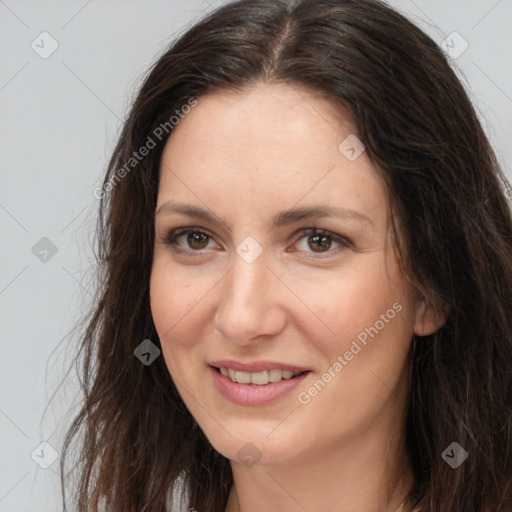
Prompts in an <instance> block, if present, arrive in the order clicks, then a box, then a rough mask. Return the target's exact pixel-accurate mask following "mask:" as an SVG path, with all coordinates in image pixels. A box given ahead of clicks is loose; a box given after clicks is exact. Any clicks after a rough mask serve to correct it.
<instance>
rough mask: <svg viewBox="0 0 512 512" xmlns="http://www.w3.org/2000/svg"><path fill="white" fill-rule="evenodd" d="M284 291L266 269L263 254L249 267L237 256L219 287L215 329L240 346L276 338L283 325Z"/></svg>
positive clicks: (271, 273) (284, 315) (273, 275)
mask: <svg viewBox="0 0 512 512" xmlns="http://www.w3.org/2000/svg"><path fill="white" fill-rule="evenodd" d="M283 287H284V286H283V284H282V283H280V281H279V279H278V277H277V276H276V275H275V274H274V273H273V272H272V271H271V269H270V268H269V267H268V265H267V260H266V258H265V252H263V254H261V255H260V256H259V257H258V258H257V259H256V260H255V261H253V262H252V263H247V262H246V261H245V260H244V259H243V258H241V257H240V256H239V255H238V254H236V255H235V257H234V263H233V268H232V270H231V272H229V273H228V274H227V275H226V277H225V279H224V280H223V281H222V285H221V286H220V293H221V294H222V298H221V300H220V302H219V304H218V306H217V310H216V313H215V319H214V324H215V329H216V330H217V331H219V332H220V333H221V334H223V335H224V336H225V338H226V339H228V340H230V341H231V342H233V343H236V344H239V345H249V344H251V343H252V342H253V341H254V340H255V339H256V338H259V337H261V336H275V335H277V334H279V333H280V332H281V331H282V330H283V328H284V326H285V324H286V314H285V310H284V308H283V304H282V302H281V300H280V297H281V296H282V293H283V290H282V288H283Z"/></svg>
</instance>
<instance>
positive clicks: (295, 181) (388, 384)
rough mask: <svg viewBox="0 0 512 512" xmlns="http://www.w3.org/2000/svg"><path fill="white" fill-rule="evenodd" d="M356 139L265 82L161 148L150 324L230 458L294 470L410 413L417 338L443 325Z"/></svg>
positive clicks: (231, 96)
mask: <svg viewBox="0 0 512 512" xmlns="http://www.w3.org/2000/svg"><path fill="white" fill-rule="evenodd" d="M354 133H355V128H354V126H353V125H352V124H351V122H350V120H349V119H348V118H347V116H345V115H344V114H343V113H342V112H341V111H340V109H339V108H336V107H335V106H334V105H333V104H331V103H330V102H329V101H328V100H326V99H322V98H320V97H319V96H317V95H315V94H313V93H311V92H308V91H307V90H305V89H299V88H292V87H290V86H285V85H268V84H265V85H264V84H260V85H257V86H254V87H252V88H251V89H249V90H246V91H244V92H243V93H240V92H236V93H235V92H229V91H220V92H215V93H211V94H209V95H206V96H204V97H200V98H198V103H197V106H196V107H195V108H194V109H192V110H191V111H190V113H189V114H187V116H186V117H184V118H183V119H182V120H181V121H180V123H179V124H178V125H177V126H176V127H175V128H174V131H173V133H172V135H171V137H170V138H169V140H168V141H167V144H166V147H165V150H164V153H163V156H162V162H161V171H160V172H161V174H160V183H159V192H158V200H157V208H156V210H157V214H156V220H155V239H156V243H155V248H154V260H153V267H152V274H151V284H150V295H151V310H152V315H153V320H154V323H155V326H156V329H157V332H158V335H159V338H160V341H161V346H162V353H163V357H164V359H165V363H166V365H167V368H168V370H169V373H170V375H171V377H172V379H173V381H174V383H175V385H176V387H177V389H178V391H179V393H180V395H181V397H182V399H183V401H184V402H185V404H186V406H187V408H188V409H189V411H190V412H191V414H192V415H193V416H194V418H195V419H196V421H197V423H198V424H199V426H200V427H201V429H202V430H203V431H204V433H205V435H206V436H207V438H208V439H209V440H210V442H211V443H212V445H213V446H214V448H215V449H217V450H218V451H219V452H220V453H222V454H223V455H224V456H226V457H228V458H230V459H232V460H233V461H236V460H243V459H246V456H249V459H250V458H252V461H253V463H254V462H256V463H257V464H261V465H264V464H280V463H286V462H288V461H298V460H300V458H304V459H306V458H308V457H314V456H319V455H320V454H321V453H322V452H324V453H325V452H326V451H332V450H335V449H339V447H341V446H343V445H344V444H345V443H348V442H349V440H353V439H355V438H356V437H357V436H358V435H359V434H360V433H361V432H372V430H375V432H377V431H378V426H379V425H382V424H383V422H385V421H386V420H385V419H386V418H390V417H396V413H397V412H400V411H401V410H403V408H404V404H405V398H404V396H405V393H406V390H407V385H408V383H407V380H406V379H407V372H406V371H405V360H406V356H407V352H408V349H409V346H410V342H411V338H412V335H413V333H414V332H416V334H421V335H424V334H428V333H430V332H433V330H435V329H436V328H437V325H435V321H434V320H433V318H432V316H431V313H430V311H429V309H428V308H426V307H425V306H424V304H423V302H422V301H421V300H420V298H419V297H418V295H417V294H416V292H415V290H414V289H413V287H412V285H410V283H409V282H408V281H407V279H406V278H405V276H404V275H403V273H402V271H401V267H400V265H399V263H398V260H397V257H396V256H395V253H394V251H393V247H392V244H391V241H390V229H389V228H390V223H389V209H388V204H387V200H386V194H385V189H384V186H383V183H382V181H381V179H380V177H379V176H378V174H377V172H376V170H375V169H374V168H373V167H372V165H371V164H370V162H369V159H368V157H367V156H366V154H365V152H364V151H363V152H362V153H361V154H360V155H359V156H357V155H358V153H359V152H360V149H361V147H360V146H358V139H356V138H355V135H354ZM349 136H350V138H348V139H347V137H349ZM185 205H188V206H185ZM293 212H295V213H293ZM179 230H182V231H179ZM315 230H316V231H315ZM213 366H215V367H223V368H229V371H228V376H227V377H226V376H224V375H222V373H221V372H220V371H219V370H217V369H214V368H213ZM283 368H289V369H290V370H289V371H295V373H296V372H299V371H305V373H302V374H301V375H298V376H294V377H292V378H290V379H286V378H284V377H287V376H288V377H289V375H290V374H289V373H288V374H287V373H286V372H285V373H282V371H279V370H280V369H281V370H282V369H283ZM244 369H245V370H253V371H252V373H251V374H249V375H248V372H241V373H238V374H236V373H234V370H239V371H241V370H244ZM265 370H267V373H266V374H265V373H264V371H265ZM222 372H223V373H226V370H222ZM230 372H231V374H232V375H233V374H234V377H235V380H240V381H242V383H238V382H236V383H235V382H233V381H232V379H231V378H230V376H229V373H230ZM268 378H270V379H271V380H277V379H278V380H277V381H276V382H270V383H268V384H262V383H264V382H265V381H266V380H267V379H268ZM251 379H252V381H253V383H243V382H244V381H247V380H251Z"/></svg>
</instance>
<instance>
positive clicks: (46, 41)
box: [30, 31, 59, 59]
mask: <svg viewBox="0 0 512 512" xmlns="http://www.w3.org/2000/svg"><path fill="white" fill-rule="evenodd" d="M30 46H31V47H32V50H34V51H35V52H36V53H37V54H38V55H39V57H41V58H42V59H47V58H48V57H50V55H52V54H53V52H55V50H56V49H57V48H58V47H59V43H58V42H57V41H56V40H55V39H54V38H53V37H52V36H51V35H50V34H49V33H48V32H46V31H45V32H41V33H40V34H39V35H38V36H37V37H36V38H35V39H34V40H33V41H32V43H30Z"/></svg>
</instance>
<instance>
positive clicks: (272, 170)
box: [158, 84, 387, 217]
mask: <svg viewBox="0 0 512 512" xmlns="http://www.w3.org/2000/svg"><path fill="white" fill-rule="evenodd" d="M346 141H348V142H346ZM357 141H358V138H356V135H355V127H354V125H353V123H352V122H351V120H350V119H349V118H348V116H347V115H346V114H345V113H344V112H343V110H342V109H340V108H338V107H337V106H336V105H335V104H334V103H333V102H332V101H329V100H327V99H325V98H322V97H320V96H319V95H318V94H315V93H313V92H311V91H308V90H306V89H302V88H299V87H295V86H293V87H292V86H288V85H281V84H279V85H268V84H259V85H258V86H255V87H252V88H250V89H247V90H244V91H243V92H233V91H226V90H219V91H215V92H213V93H210V94H207V95H205V96H202V97H199V98H198V99H197V106H196V107H195V108H194V109H192V110H191V111H190V112H189V113H188V114H187V115H185V116H184V117H183V118H182V119H181V120H180V123H179V124H178V125H177V126H176V127H175V128H174V130H173V132H172V134H171V136H170V137H169V139H168V141H167V144H166V147H165V148H164V153H163V155H162V160H161V170H160V171H161V176H160V188H159V201H158V202H159V204H161V203H162V202H163V201H165V200H168V199H174V198H175V197H176V196H179V197H180V199H183V200H187V201H188V202H194V203H196V204H197V203H203V205H209V204H212V205H215V206H216V207H217V209H221V210H224V211H226V213H229V212H231V214H233V213H234V212H237V214H238V213H241V212H245V213H249V211H250V210H251V209H253V210H254V209H256V210H260V211H266V212H267V213H268V215H269V216H270V215H272V213H273V212H274V211H276V210H277V208H276V205H277V204H279V205H280V208H279V210H282V209H283V208H282V207H291V206H293V205H300V206H307V205H308V204H315V205H316V204H318V203H319V202H321V203H323V204H325V205H328V206H332V207H343V208H353V209H356V208H359V209H360V211H361V212H362V213H365V214H367V215H369V216H374V217H382V216H383V215H384V216H385V214H386V208H387V207H386V200H385V192H384V187H383V184H382V182H381V179H380V177H379V176H378V174H377V173H376V171H375V169H374V168H373V166H372V164H371V163H370V161H369V159H368V158H367V156H366V154H365V152H364V151H363V152H362V153H361V154H360V156H359V157H358V158H356V159H352V158H348V157H350V156H351V155H353V154H354V152H352V154H351V153H348V154H347V151H346V150H347V147H348V146H350V145H352V146H354V142H355V143H356V145H355V146H354V148H355V150H356V155H357V153H358V152H359V151H360V150H361V147H358V146H357ZM347 144H348V146H347ZM348 149H350V147H348ZM219 197H220V198H223V200H222V201H219ZM228 198H229V200H228ZM230 207H231V208H230Z"/></svg>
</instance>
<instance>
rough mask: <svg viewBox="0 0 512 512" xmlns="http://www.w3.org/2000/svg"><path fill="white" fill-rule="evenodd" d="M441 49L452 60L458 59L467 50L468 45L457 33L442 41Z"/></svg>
mask: <svg viewBox="0 0 512 512" xmlns="http://www.w3.org/2000/svg"><path fill="white" fill-rule="evenodd" d="M441 48H442V49H443V50H444V51H445V52H446V53H447V54H448V55H449V56H450V57H451V58H452V59H458V58H459V57H460V56H461V55H462V54H463V53H464V52H465V51H466V50H467V49H468V48H469V43H468V42H467V41H466V40H465V39H464V38H463V37H462V36H461V35H460V34H459V33H458V32H452V33H451V34H450V35H449V36H448V37H447V38H446V39H444V40H443V42H442V43H441Z"/></svg>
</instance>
